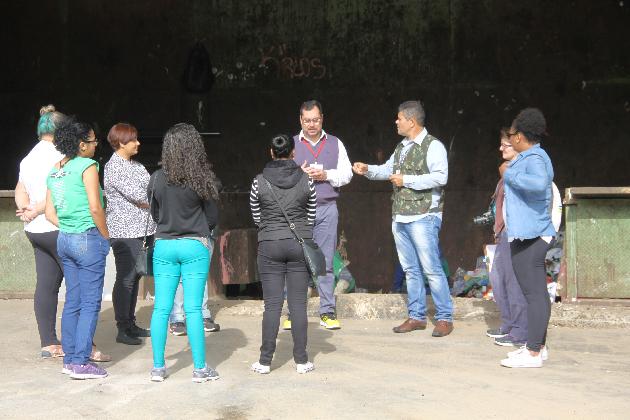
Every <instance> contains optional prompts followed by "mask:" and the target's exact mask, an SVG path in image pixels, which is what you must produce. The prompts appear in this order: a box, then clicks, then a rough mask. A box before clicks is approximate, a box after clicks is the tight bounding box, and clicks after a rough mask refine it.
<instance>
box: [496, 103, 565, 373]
mask: <svg viewBox="0 0 630 420" xmlns="http://www.w3.org/2000/svg"><path fill="white" fill-rule="evenodd" d="M546 131H547V126H546V121H545V117H544V116H543V114H542V112H541V111H540V110H539V109H536V108H526V109H524V110H522V111H521V112H520V113H519V114H518V115H517V116H516V118H515V119H514V121H513V122H512V127H511V128H510V130H509V132H508V133H507V136H508V139H509V141H510V144H511V145H512V147H513V148H514V150H515V151H516V152H518V153H519V155H518V156H517V157H516V158H515V159H514V160H512V161H511V162H510V164H509V166H508V167H507V169H505V172H504V173H503V180H504V183H505V213H506V214H505V223H506V225H507V236H508V241H509V242H510V251H511V254H512V267H513V268H514V273H515V274H516V280H517V281H518V283H519V286H520V287H521V290H522V291H523V294H524V295H525V300H526V301H527V325H528V329H527V344H526V346H523V347H521V348H520V349H518V350H516V351H513V352H510V353H508V357H507V358H506V359H503V360H501V365H503V366H506V367H511V368H528V367H542V365H543V361H544V360H546V359H547V357H548V351H547V348H546V346H545V344H546V341H547V326H548V324H549V316H550V314H551V303H550V301H549V295H548V293H547V280H546V272H545V255H546V253H547V250H548V249H549V245H550V243H551V241H552V240H553V239H554V237H555V236H556V230H555V229H554V227H553V224H552V222H551V212H550V208H551V200H552V181H553V167H552V165H551V160H550V159H549V156H548V155H547V153H546V152H545V151H544V150H543V149H542V148H541V147H540V142H541V141H542V139H543V137H545V136H546Z"/></svg>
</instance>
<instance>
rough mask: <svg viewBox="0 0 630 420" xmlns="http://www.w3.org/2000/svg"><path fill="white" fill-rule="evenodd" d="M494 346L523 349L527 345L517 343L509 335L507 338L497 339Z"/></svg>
mask: <svg viewBox="0 0 630 420" xmlns="http://www.w3.org/2000/svg"><path fill="white" fill-rule="evenodd" d="M494 344H496V345H497V346H504V347H521V346H524V345H525V343H523V342H521V341H516V340H515V339H514V337H512V336H511V335H509V334H508V335H506V336H505V337H498V338H495V339H494Z"/></svg>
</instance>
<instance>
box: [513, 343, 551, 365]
mask: <svg viewBox="0 0 630 420" xmlns="http://www.w3.org/2000/svg"><path fill="white" fill-rule="evenodd" d="M548 348H549V346H545V347H543V348H542V349H541V350H540V357H541V358H542V360H543V362H544V361H546V360H547V359H549V350H547V349H548ZM523 350H525V346H521V347H520V348H519V349H518V350H514V351H511V352H509V353H508V354H507V356H508V357H514V356H516V355H517V354H518V353H520V352H522V351H523Z"/></svg>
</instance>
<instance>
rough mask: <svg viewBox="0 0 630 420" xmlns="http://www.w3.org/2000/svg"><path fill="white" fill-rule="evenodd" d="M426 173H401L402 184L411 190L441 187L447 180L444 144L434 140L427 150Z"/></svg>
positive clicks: (446, 160)
mask: <svg viewBox="0 0 630 420" xmlns="http://www.w3.org/2000/svg"><path fill="white" fill-rule="evenodd" d="M427 168H428V169H429V173H428V174H424V175H403V177H402V182H403V183H402V185H403V186H404V187H407V188H411V189H413V190H429V189H432V188H436V187H443V186H445V185H446V182H447V181H448V158H447V156H446V149H445V148H444V145H442V143H440V142H438V141H434V142H433V143H431V145H430V146H429V149H428V150H427Z"/></svg>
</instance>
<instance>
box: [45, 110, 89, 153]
mask: <svg viewBox="0 0 630 420" xmlns="http://www.w3.org/2000/svg"><path fill="white" fill-rule="evenodd" d="M90 131H92V127H91V126H90V125H89V124H87V123H84V122H80V121H77V119H76V118H75V117H68V118H66V119H65V120H64V121H62V123H61V124H60V125H59V127H57V129H56V130H55V134H54V138H53V144H54V145H55V148H56V149H57V150H59V152H60V153H62V154H64V155H66V157H69V158H70V159H72V158H73V157H75V156H76V155H77V154H78V153H79V144H80V143H81V142H82V141H85V140H87V138H88V137H89V135H90Z"/></svg>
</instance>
